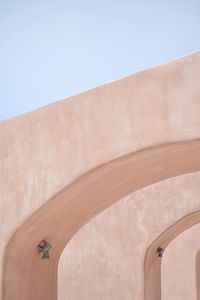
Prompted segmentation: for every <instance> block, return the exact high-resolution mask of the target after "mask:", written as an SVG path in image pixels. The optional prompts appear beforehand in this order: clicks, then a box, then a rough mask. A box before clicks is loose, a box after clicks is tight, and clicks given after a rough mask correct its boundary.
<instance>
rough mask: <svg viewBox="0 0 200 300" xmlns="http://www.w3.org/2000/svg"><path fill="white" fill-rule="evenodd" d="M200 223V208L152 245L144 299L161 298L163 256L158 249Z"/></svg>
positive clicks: (198, 271)
mask: <svg viewBox="0 0 200 300" xmlns="http://www.w3.org/2000/svg"><path fill="white" fill-rule="evenodd" d="M199 223H200V210H198V211H196V212H193V213H190V214H188V215H186V216H184V217H182V218H181V219H179V220H178V221H177V222H175V223H174V224H173V225H172V226H170V227H168V228H167V229H166V230H165V231H163V232H162V233H161V234H160V235H159V236H158V237H157V238H156V239H155V240H154V241H153V243H152V244H151V245H150V247H149V248H148V249H147V251H146V255H145V262H144V299H145V300H152V299H154V300H161V298H162V294H161V263H162V257H160V256H159V253H158V249H163V251H164V250H165V249H166V248H167V246H168V245H169V244H170V242H172V241H173V240H174V239H175V238H176V237H177V236H179V235H180V234H181V233H183V232H184V231H186V230H187V229H189V228H190V227H192V226H194V225H196V224H199ZM199 263H200V250H199V251H198V252H197V255H196V290H197V299H200V298H199V296H200V294H199V290H200V282H199V278H200V277H199V276H200V266H199Z"/></svg>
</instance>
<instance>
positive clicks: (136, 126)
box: [0, 53, 200, 299]
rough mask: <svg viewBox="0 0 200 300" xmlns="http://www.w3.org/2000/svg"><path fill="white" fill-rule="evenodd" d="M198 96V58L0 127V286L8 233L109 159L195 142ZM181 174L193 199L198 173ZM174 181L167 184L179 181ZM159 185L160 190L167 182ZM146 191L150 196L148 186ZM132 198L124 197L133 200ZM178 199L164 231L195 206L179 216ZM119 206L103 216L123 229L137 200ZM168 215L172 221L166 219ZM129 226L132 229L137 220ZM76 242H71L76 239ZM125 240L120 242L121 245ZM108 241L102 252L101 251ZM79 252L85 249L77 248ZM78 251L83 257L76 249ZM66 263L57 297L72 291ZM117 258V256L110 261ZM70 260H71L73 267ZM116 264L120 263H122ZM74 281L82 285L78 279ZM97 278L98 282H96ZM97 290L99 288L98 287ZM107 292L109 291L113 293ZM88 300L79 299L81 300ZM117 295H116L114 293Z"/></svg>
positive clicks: (199, 124)
mask: <svg viewBox="0 0 200 300" xmlns="http://www.w3.org/2000/svg"><path fill="white" fill-rule="evenodd" d="M199 96H200V54H199V53H196V54H193V55H191V56H188V57H186V58H183V59H180V60H176V61H174V62H171V63H168V64H166V65H162V66H159V67H157V68H153V69H150V70H146V71H144V72H141V73H138V74H134V75H132V76H129V77H127V78H124V79H122V80H119V81H116V82H113V83H110V84H108V85H104V86H101V87H98V88H96V89H93V90H91V91H88V92H86V93H83V94H80V95H77V96H74V97H72V98H70V99H69V100H63V101H59V102H56V103H54V104H51V105H49V106H47V107H43V108H41V109H38V110H35V111H33V112H30V113H27V114H24V115H21V116H17V117H14V118H11V119H8V120H6V121H2V122H1V123H0V145H1V147H0V159H1V164H0V175H1V176H0V193H1V195H0V199H1V200H0V205H1V210H0V220H1V227H0V230H1V243H0V280H1V276H2V266H3V255H4V251H5V247H6V245H7V243H8V241H9V239H10V237H11V236H12V235H13V233H14V232H15V231H16V230H17V228H19V226H21V225H22V224H23V222H24V221H25V220H27V218H28V217H29V216H30V215H31V214H32V213H33V212H34V211H35V210H36V209H38V208H39V207H40V206H41V205H42V204H44V203H45V202H46V201H48V200H49V198H51V197H52V196H53V195H55V193H57V192H58V191H60V190H61V189H63V188H64V187H66V186H67V185H68V184H69V183H70V182H72V181H73V180H74V179H76V178H78V177H79V176H80V175H81V174H84V173H85V172H87V171H88V170H91V169H93V168H94V167H96V166H99V165H101V164H102V163H105V162H109V161H110V160H112V159H114V158H118V157H119V156H122V155H125V154H127V153H131V152H134V151H136V150H139V149H143V148H146V147H149V146H152V145H159V144H163V143H167V142H173V141H180V140H189V139H194V138H199V137H200V134H199V132H200V117H199V115H200V114H199V113H200V101H199ZM185 176H186V175H185ZM187 176H189V177H183V178H191V177H190V176H194V180H193V179H192V180H191V182H190V180H189V181H188V182H189V183H188V184H191V186H190V188H189V190H188V191H187V195H189V194H191V191H192V193H197V191H198V187H196V185H195V182H198V174H193V175H187ZM174 180H175V181H173V180H172V182H176V180H178V181H179V180H182V179H179V178H178V179H174ZM161 184H163V185H165V184H166V183H161ZM158 185H159V184H158ZM185 185H186V187H187V184H184V188H185ZM193 185H195V186H193ZM147 189H148V188H147ZM149 189H150V190H151V187H149ZM161 191H162V192H163V193H170V192H171V186H169V187H168V189H167V191H165V192H164V189H162V188H160V191H159V192H158V193H161ZM180 191H182V187H181V186H180V188H179V191H178V192H179V193H180ZM137 193H141V195H143V198H145V197H148V199H149V201H151V200H150V197H149V193H147V194H146V196H145V192H144V194H143V191H138V192H137ZM137 193H136V194H134V195H131V196H130V197H135V195H137ZM136 197H137V196H136ZM177 197H179V196H178V194H177V195H176V196H174V199H175V200H174V201H173V203H171V205H169V206H167V207H166V210H167V211H166V213H165V217H164V219H166V218H167V220H168V221H166V223H164V225H167V222H170V220H171V221H174V220H175V218H176V217H177V216H178V215H177V214H178V213H180V214H181V213H188V212H190V211H192V210H193V209H196V208H197V207H198V205H199V200H193V198H192V200H193V201H192V202H191V203H192V204H188V205H189V206H187V205H186V206H184V207H183V210H182V202H178V201H176V198H177ZM128 198H129V197H128ZM154 199H157V195H154V196H153V198H152V202H153V201H154ZM181 199H182V198H181ZM187 199H188V198H187ZM181 201H182V200H181ZM186 201H188V200H186ZM195 201H197V202H195ZM146 202H147V201H146ZM146 202H145V201H139V204H138V205H139V208H138V209H137V222H138V221H141V222H142V221H143V220H146V219H145V218H148V217H150V214H149V212H147V210H145V207H146V205H147V204H145V203H146ZM123 203H124V200H123V201H122V202H121V203H119V204H117V205H116V208H115V209H114V210H113V212H112V209H111V210H108V211H106V212H105V216H106V214H108V215H107V216H108V217H109V221H110V222H111V224H116V226H118V225H117V222H116V215H115V212H116V211H118V212H119V213H121V212H122V211H123V210H124V214H123V219H122V223H124V221H125V220H128V219H129V218H130V215H132V211H131V210H132V208H133V211H134V205H135V204H134V203H135V201H131V203H130V204H123ZM127 203H129V202H127ZM143 203H144V204H143ZM149 203H151V202H149ZM195 203H196V204H195ZM140 204H141V206H140ZM129 205H130V208H131V209H130V210H129ZM190 205H191V206H190ZM192 205H194V207H193V206H192ZM151 206H152V205H150V207H151ZM198 208H199V207H198ZM143 209H144V210H143ZM171 211H172V212H171ZM176 211H177V214H176ZM133 214H134V212H133ZM103 215H104V213H103V214H102V216H103ZM170 217H172V218H171V219H170ZM150 218H151V217H150ZM156 218H159V217H158V216H157V217H156ZM168 218H169V219H168ZM106 220H107V217H105V219H103V221H102V224H101V226H100V225H98V228H97V230H96V231H95V232H96V234H97V235H98V238H97V237H96V242H95V243H96V244H94V245H93V246H94V247H97V246H98V245H99V248H100V249H101V248H102V244H101V243H100V240H98V239H101V237H100V236H99V234H100V233H101V232H103V233H105V231H104V223H105V222H106ZM152 220H153V219H152ZM130 222H133V223H134V224H135V222H136V220H133V221H130ZM145 222H146V221H145ZM150 222H151V221H150ZM152 222H153V221H152ZM159 224H160V223H159ZM164 225H163V226H164ZM89 226H90V225H89ZM124 226H125V227H124V229H123V230H122V232H121V234H120V235H118V231H117V230H116V233H115V234H116V238H115V239H114V241H113V242H112V243H111V245H110V246H109V249H111V248H112V246H113V244H114V245H115V246H116V247H117V245H118V247H122V246H123V245H125V246H126V243H127V234H128V233H129V230H130V229H129V223H126V222H125V224H124ZM140 226H141V225H140ZM142 226H143V225H142ZM157 226H159V225H157ZM86 228H87V227H86ZM91 228H92V227H91ZM116 228H118V229H119V231H120V230H121V229H120V228H119V227H116ZM142 228H143V227H142ZM152 228H154V225H152ZM84 230H85V229H83V231H84ZM88 230H89V229H88ZM91 230H92V229H91ZM140 230H141V228H140ZM145 230H146V229H145ZM159 230H161V228H159V229H158V231H159ZM89 232H90V230H89ZM144 232H146V231H144ZM154 233H155V234H156V233H157V232H154ZM77 236H78V235H77ZM90 237H91V233H89V235H88V236H87V239H88V238H89V239H90ZM146 238H147V237H146ZM149 238H150V237H149ZM151 238H152V236H151ZM76 239H77V237H75V240H76ZM107 239H108V238H106V240H107ZM123 239H126V242H125V241H123ZM106 240H105V241H104V246H103V248H102V251H103V252H104V253H105V248H106V244H107V243H106ZM147 240H148V239H147ZM72 243H73V241H72ZM77 243H78V244H79V251H80V249H81V248H83V247H84V246H85V240H84V241H83V240H82V238H81V237H80V241H77ZM123 243H124V244H123ZM131 243H132V240H130V245H131ZM95 245H96V246H95ZM130 245H129V244H127V248H126V251H127V253H128V254H129V255H130V257H131V259H132V249H131V248H132V247H131V246H130ZM138 247H141V245H140V244H138ZM68 249H69V250H67V248H66V252H64V253H63V258H62V260H63V261H64V264H63V265H65V266H66V265H67V264H69V261H68V262H66V261H67V259H65V258H64V257H65V255H66V257H67V255H69V253H70V246H69V248H68ZM73 249H74V248H73ZM93 249H95V248H93ZM122 250H123V249H122ZM73 251H75V250H73ZM83 251H86V250H84V248H83ZM93 251H94V250H92V252H93ZM65 253H66V254H65ZM67 253H68V254H67ZM81 253H84V252H82V250H81ZM86 253H87V251H86ZM109 253H110V252H109ZM119 254H120V253H119ZM93 255H94V253H93ZM121 255H122V254H121ZM113 256H114V254H113ZM69 258H70V262H71V265H68V270H67V271H65V270H63V269H60V271H59V274H61V270H62V272H64V273H63V275H59V278H60V276H61V277H62V276H63V278H64V279H63V280H64V281H62V280H61V281H60V279H59V282H61V283H59V284H61V285H64V282H65V287H63V288H62V289H63V294H62V295H61V294H60V297H65V296H66V293H68V294H70V295H72V294H73V291H74V286H73V284H72V283H71V290H70V291H69V290H68V289H69V286H68V285H67V284H66V281H65V278H67V276H68V277H69V273H67V272H69V270H70V274H71V275H70V281H71V282H75V277H77V276H78V275H77V274H76V273H75V274H74V273H73V270H74V268H75V265H76V261H78V258H77V256H76V257H74V254H73V253H72V252H71V257H69ZM118 258H119V257H118V256H117V257H116V258H115V261H116V259H118ZM79 259H80V263H81V264H82V263H83V259H84V254H80V253H79ZM87 259H88V258H87ZM87 259H86V262H87ZM72 260H74V262H73V263H72ZM102 260H103V259H102ZM109 261H110V262H111V264H114V262H113V263H112V260H110V259H109ZM120 263H121V264H122V265H123V263H122V261H121V260H120ZM140 263H141V262H140ZM125 264H128V263H127V262H126V263H125ZM93 265H95V266H96V269H97V271H96V274H103V273H104V272H105V270H106V263H105V262H104V263H103V266H105V268H103V267H102V261H100V262H99V263H98V261H95V263H94V264H93ZM126 267H127V265H125V266H123V268H124V269H126ZM69 268H71V269H69ZM64 269H65V268H64ZM81 270H82V271H80V272H84V270H85V269H84V268H83V269H81ZM89 270H90V268H89V267H88V268H87V274H88V276H89V277H87V278H90V276H91V277H93V276H94V273H93V270H91V272H89ZM98 270H99V271H98ZM113 270H114V271H115V272H118V267H117V266H113V265H111V266H110V271H109V272H110V273H109V279H110V280H111V273H112V271H113ZM131 270H132V267H130V266H129V274H131V273H132V272H131ZM106 272H107V271H106ZM73 274H74V275H73ZM74 276H75V277H74ZM99 276H100V275H99ZM120 276H121V275H119V274H118V273H117V274H116V277H120ZM131 276H133V275H131ZM140 276H142V275H140ZM77 278H79V277H77ZM112 278H113V277H112ZM131 278H133V277H131ZM77 280H79V282H80V278H79V279H77ZM87 280H89V279H87ZM95 280H97V281H98V278H96V279H95ZM112 280H113V279H112ZM130 280H132V279H130V278H128V277H127V282H126V284H127V285H126V286H128V288H127V293H129V292H128V291H129V290H130V291H131V289H132V287H130V285H131V281H130ZM70 281H69V282H70ZM62 282H63V283H62ZM76 282H77V281H76ZM105 284H107V286H106V289H107V290H109V289H110V288H111V283H105ZM116 284H117V280H116ZM67 286H68V287H67ZM84 286H86V287H87V285H82V284H80V290H81V288H83V287H84ZM98 288H99V289H100V290H102V287H101V286H99V285H98ZM137 289H139V290H137V293H138V295H141V288H137ZM112 291H113V293H115V291H114V290H112ZM59 293H60V292H59ZM88 293H89V292H88ZM93 293H96V290H95V291H94V290H93ZM92 295H93V294H92ZM92 295H90V297H92ZM86 296H87V295H86V294H84V297H86ZM93 296H94V295H93ZM71 297H72V298H71V299H78V298H73V297H75V296H71ZM107 297H108V298H105V299H109V297H110V294H109V295H108V296H107ZM116 297H121V296H120V295H116ZM123 297H125V296H123ZM126 297H130V295H129V294H128V295H127V296H126ZM62 299H64V298H62ZM81 299H82V298H81ZM85 299H86V298H85ZM87 299H89V298H87ZM116 299H117V298H116ZM127 299H129V298H127ZM136 299H137V298H136ZM138 299H139V298H138Z"/></svg>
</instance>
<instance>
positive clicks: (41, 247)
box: [37, 240, 52, 259]
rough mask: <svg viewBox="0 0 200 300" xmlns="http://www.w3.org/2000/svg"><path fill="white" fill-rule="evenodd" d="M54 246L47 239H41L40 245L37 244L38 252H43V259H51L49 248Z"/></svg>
mask: <svg viewBox="0 0 200 300" xmlns="http://www.w3.org/2000/svg"><path fill="white" fill-rule="evenodd" d="M51 248H52V246H51V245H50V244H49V243H47V242H46V241H44V240H43V241H41V242H40V243H39V245H38V246H37V249H38V252H39V253H40V254H41V253H42V259H49V258H50V256H49V250H50V249H51Z"/></svg>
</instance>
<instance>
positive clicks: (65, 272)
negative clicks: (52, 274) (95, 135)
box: [58, 172, 200, 300]
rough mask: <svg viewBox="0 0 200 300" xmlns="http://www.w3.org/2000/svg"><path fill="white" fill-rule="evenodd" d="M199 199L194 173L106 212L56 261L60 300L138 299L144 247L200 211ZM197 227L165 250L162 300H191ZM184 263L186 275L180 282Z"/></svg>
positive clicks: (199, 178) (136, 194)
mask: <svg viewBox="0 0 200 300" xmlns="http://www.w3.org/2000/svg"><path fill="white" fill-rule="evenodd" d="M199 195H200V172H197V173H195V174H188V175H183V176H179V177H176V178H171V179H168V180H165V181H163V182H160V183H157V184H154V185H151V186H149V187H146V188H144V189H141V190H139V191H137V192H134V193H133V194H131V195H129V196H127V197H126V198H124V199H122V200H121V201H120V202H118V203H117V204H115V205H113V206H112V207H110V208H109V209H107V210H105V211H104V212H103V213H101V214H100V215H99V216H98V217H96V218H95V219H93V220H92V221H91V222H90V223H88V224H87V225H86V226H84V227H83V228H82V229H81V230H80V231H79V232H78V233H77V234H76V236H75V237H74V238H73V239H72V240H71V241H70V243H69V244H68V245H67V247H66V248H65V250H64V252H63V254H62V256H61V258H60V263H59V272H58V287H59V293H58V294H59V300H78V299H83V300H92V299H95V300H101V299H104V300H112V299H119V300H121V299H124V300H133V299H134V300H143V299H144V278H143V272H144V256H145V252H146V249H147V247H149V245H150V244H151V243H152V242H153V240H154V239H155V238H156V237H157V236H158V235H159V234H160V233H161V232H162V231H163V230H165V229H166V228H167V227H169V226H170V225H172V224H173V223H174V222H175V221H176V220H178V219H180V218H181V217H183V216H184V215H187V214H188V213H190V212H193V211H196V210H199V209H200V199H199ZM195 227H196V226H195ZM197 229H198V230H200V225H199V227H198V228H197ZM197 229H196V228H195V230H193V229H188V232H190V235H189V234H187V233H186V234H183V236H184V238H181V236H182V235H180V236H179V238H177V239H178V240H179V243H178V244H177V241H175V240H174V241H173V242H172V243H171V244H170V245H169V250H168V248H167V249H166V253H165V254H166V255H165V254H164V257H163V264H164V271H163V272H162V276H163V278H164V282H163V290H162V292H163V296H164V298H162V299H164V300H173V299H176V300H188V299H190V300H193V299H196V298H195V297H194V295H196V285H195V280H194V278H195V266H194V261H195V256H196V252H197V250H198V247H200V239H199V235H198V234H196V233H197V232H200V231H197ZM190 242H191V244H190ZM181 247H183V248H184V251H181ZM179 252H180V253H181V255H180V253H179ZM185 263H186V264H185ZM183 265H184V266H185V268H186V272H185V273H181V278H180V274H179V270H181V266H183ZM168 266H169V267H168ZM176 269H177V272H176ZM170 272H173V273H174V275H170ZM173 280H175V281H174V282H173ZM91 282H93V283H92V284H91ZM171 282H173V283H174V284H173V285H172V284H171ZM177 282H178V283H177ZM188 282H191V283H192V284H188ZM186 283H187V286H186V287H185V284H186ZM165 287H166V288H165ZM185 291H187V293H186V292H185ZM173 295H174V296H173ZM188 295H190V298H188ZM152 300H153V299H152Z"/></svg>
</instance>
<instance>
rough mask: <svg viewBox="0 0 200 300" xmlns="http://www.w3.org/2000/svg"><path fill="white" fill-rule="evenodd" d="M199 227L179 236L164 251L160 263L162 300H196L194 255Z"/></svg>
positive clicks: (198, 241) (199, 239)
mask: <svg viewBox="0 0 200 300" xmlns="http://www.w3.org/2000/svg"><path fill="white" fill-rule="evenodd" d="M199 249H200V225H195V226H194V227H191V228H190V229H188V230H186V231H185V232H184V233H182V234H181V235H179V236H178V237H177V238H176V239H175V240H174V241H173V242H172V243H171V244H170V245H169V246H168V247H167V249H166V252H165V255H164V257H163V261H162V300H174V299H176V300H188V299H189V300H196V299H197V293H196V276H195V275H196V274H195V268H196V266H195V264H196V254H197V252H198V251H199Z"/></svg>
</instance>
